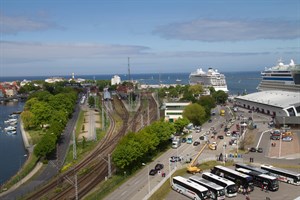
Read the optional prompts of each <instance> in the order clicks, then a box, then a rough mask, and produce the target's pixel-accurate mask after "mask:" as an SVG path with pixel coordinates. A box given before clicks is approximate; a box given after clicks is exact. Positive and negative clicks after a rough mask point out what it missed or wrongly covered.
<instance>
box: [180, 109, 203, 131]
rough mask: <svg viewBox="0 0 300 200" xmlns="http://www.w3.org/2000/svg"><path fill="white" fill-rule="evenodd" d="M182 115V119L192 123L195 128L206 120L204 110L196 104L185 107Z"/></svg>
mask: <svg viewBox="0 0 300 200" xmlns="http://www.w3.org/2000/svg"><path fill="white" fill-rule="evenodd" d="M182 115H183V117H186V118H187V119H189V120H190V122H192V123H193V124H194V125H196V126H198V125H202V124H203V123H204V122H205V119H206V117H205V116H206V113H205V110H204V108H203V107H202V106H201V105H199V104H197V103H193V104H190V105H188V106H186V107H185V109H184V111H183V114H182Z"/></svg>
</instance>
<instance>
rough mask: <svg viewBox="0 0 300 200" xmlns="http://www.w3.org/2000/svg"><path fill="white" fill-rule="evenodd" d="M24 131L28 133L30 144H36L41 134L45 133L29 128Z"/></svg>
mask: <svg viewBox="0 0 300 200" xmlns="http://www.w3.org/2000/svg"><path fill="white" fill-rule="evenodd" d="M26 132H27V133H28V134H29V135H30V138H31V144H33V145H34V144H37V143H38V142H39V141H40V140H41V138H42V137H43V135H44V134H45V133H46V132H44V131H43V130H29V131H26Z"/></svg>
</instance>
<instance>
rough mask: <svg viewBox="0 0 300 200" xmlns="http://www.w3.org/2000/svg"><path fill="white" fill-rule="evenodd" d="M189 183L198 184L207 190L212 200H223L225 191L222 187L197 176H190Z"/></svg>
mask: <svg viewBox="0 0 300 200" xmlns="http://www.w3.org/2000/svg"><path fill="white" fill-rule="evenodd" d="M189 179H190V180H191V181H193V182H195V183H198V184H199V185H202V186H204V187H206V188H207V189H208V191H209V192H210V198H211V199H214V200H223V199H225V190H224V187H222V186H220V185H217V184H215V183H214V182H211V181H208V180H206V179H204V178H201V177H199V176H191V177H190V178H189Z"/></svg>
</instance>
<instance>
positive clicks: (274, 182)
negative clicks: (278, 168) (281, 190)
mask: <svg viewBox="0 0 300 200" xmlns="http://www.w3.org/2000/svg"><path fill="white" fill-rule="evenodd" d="M271 185H272V186H273V187H274V186H278V185H279V183H278V180H277V179H275V180H271Z"/></svg>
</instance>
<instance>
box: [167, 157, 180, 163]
mask: <svg viewBox="0 0 300 200" xmlns="http://www.w3.org/2000/svg"><path fill="white" fill-rule="evenodd" d="M180 161H181V158H180V157H179V156H171V158H170V162H180Z"/></svg>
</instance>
